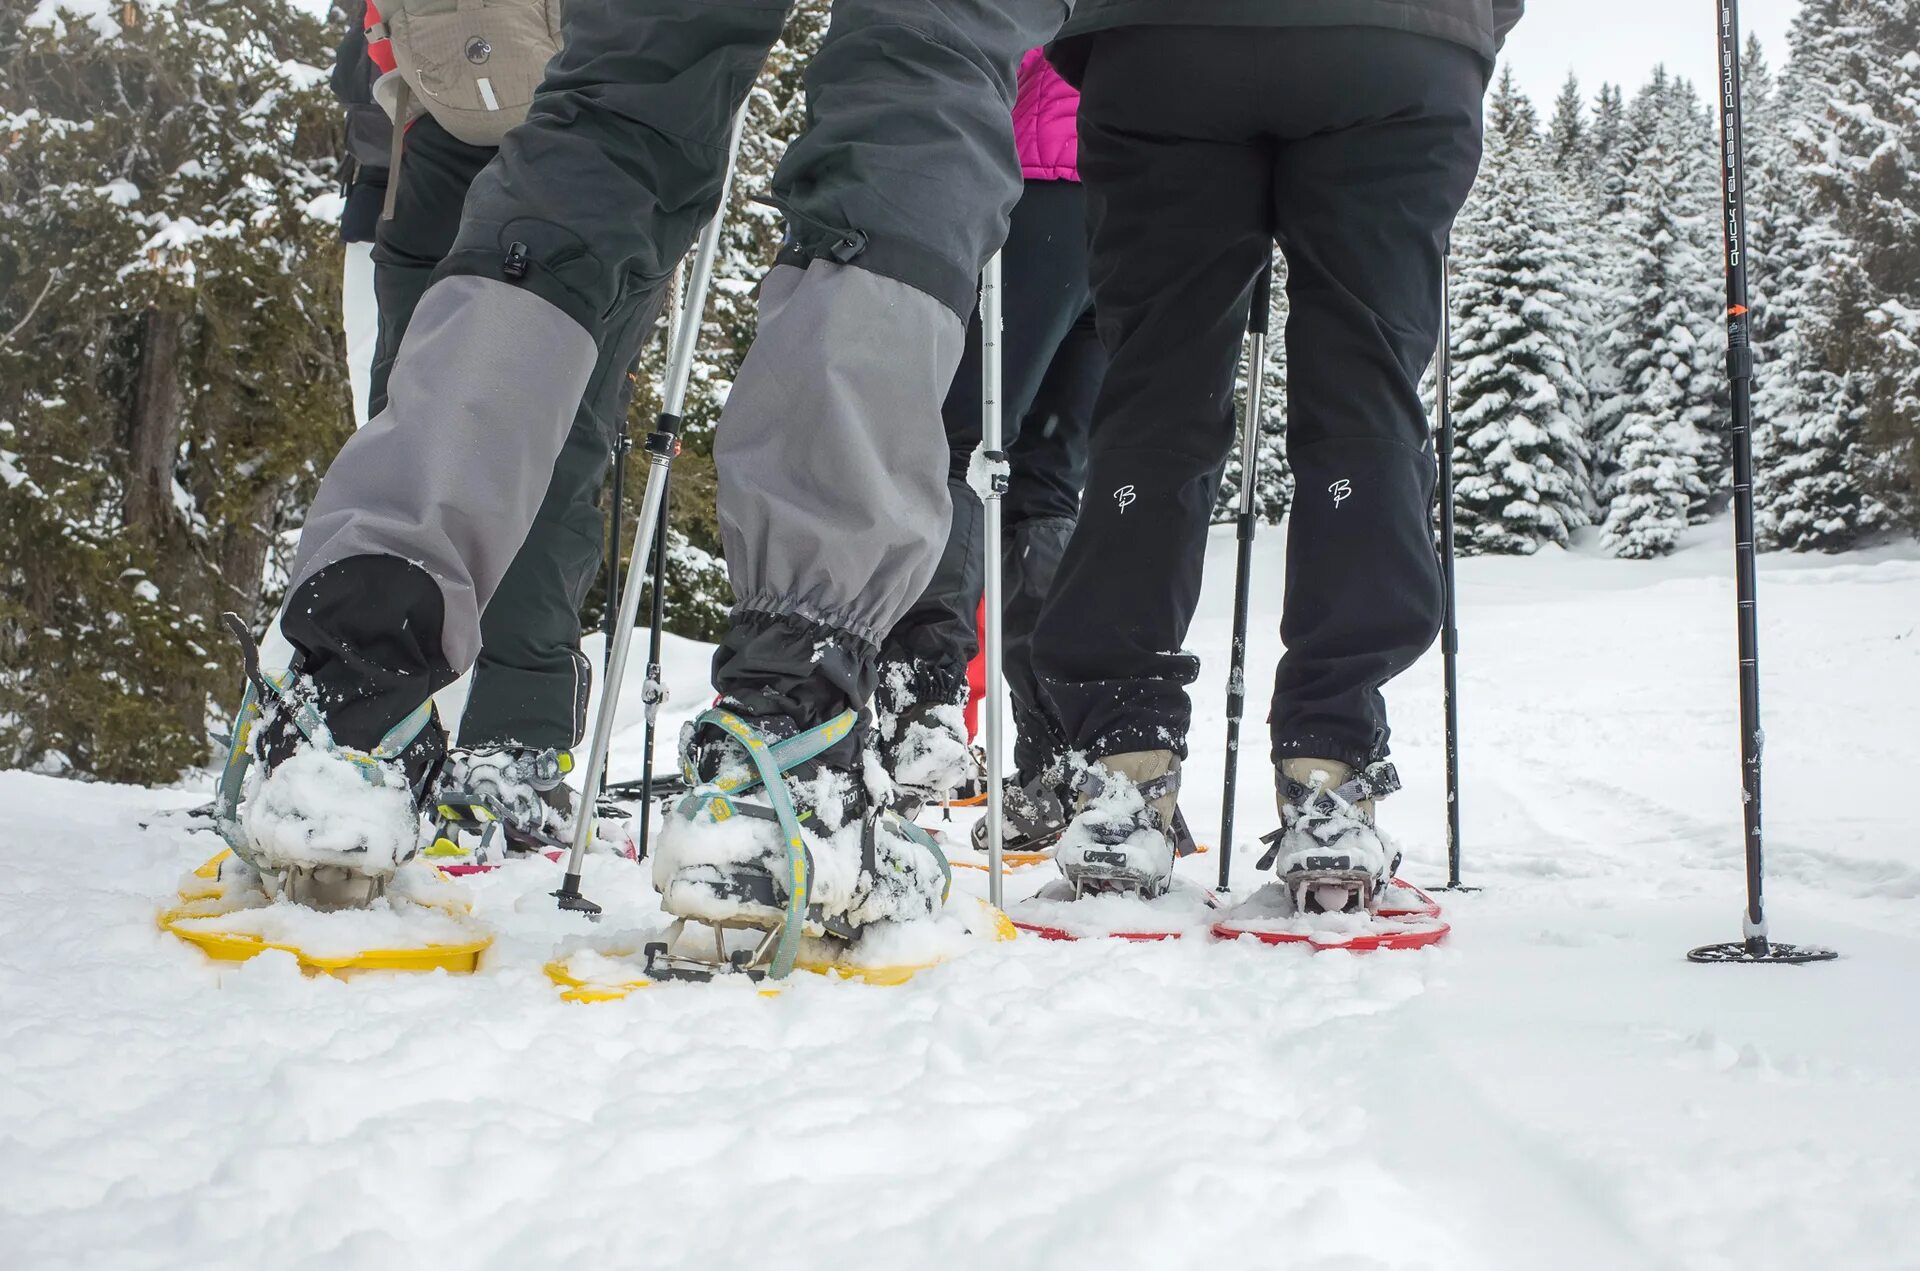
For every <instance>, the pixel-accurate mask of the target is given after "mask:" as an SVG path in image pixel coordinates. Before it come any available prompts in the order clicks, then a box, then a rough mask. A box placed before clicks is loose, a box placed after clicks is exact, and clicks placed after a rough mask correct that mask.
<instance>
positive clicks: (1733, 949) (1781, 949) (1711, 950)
mask: <svg viewBox="0 0 1920 1271" xmlns="http://www.w3.org/2000/svg"><path fill="white" fill-rule="evenodd" d="M1839 956H1840V955H1839V954H1838V953H1837V952H1835V951H1834V950H1832V949H1823V948H1821V947H1820V946H1819V945H1814V944H1776V943H1774V942H1773V941H1771V940H1729V941H1727V942H1726V943H1725V944H1703V945H1701V946H1700V947H1699V948H1698V949H1695V950H1693V951H1692V952H1690V953H1688V954H1687V961H1689V962H1831V961H1833V960H1834V959H1835V958H1837V957H1839Z"/></svg>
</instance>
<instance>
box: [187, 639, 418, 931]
mask: <svg viewBox="0 0 1920 1271" xmlns="http://www.w3.org/2000/svg"><path fill="white" fill-rule="evenodd" d="M227 620H228V626H229V629H231V630H233V631H234V633H235V635H236V636H237V637H238V638H239V639H240V641H241V646H242V648H243V649H245V650H246V662H247V690H246V693H245V696H244V697H243V698H242V701H241V706H240V712H239V715H238V717H237V718H236V720H235V722H234V730H233V740H232V743H231V745H230V747H229V750H228V754H227V762H226V765H225V767H224V769H223V771H222V774H221V778H220V786H219V791H218V795H217V797H216V799H215V810H214V819H215V823H216V825H217V826H218V827H219V830H220V834H221V837H222V838H224V839H225V840H226V842H227V844H228V846H230V847H232V848H233V850H234V853H235V855H237V856H238V857H239V858H240V859H241V860H242V861H243V862H244V863H245V864H246V865H247V866H248V867H250V868H251V869H253V870H255V871H257V872H258V874H259V875H260V880H261V883H262V886H263V889H264V890H265V892H266V894H267V896H268V897H269V898H273V899H282V898H283V899H286V900H290V901H293V902H294V903H296V904H301V905H305V906H307V907H308V908H313V909H355V908H365V907H366V906H368V905H370V904H372V903H373V902H374V901H375V900H377V899H379V898H380V896H381V895H382V894H383V893H384V892H385V890H386V886H387V883H388V882H389V880H391V879H392V877H393V875H394V873H395V871H397V870H398V869H399V868H400V867H401V866H402V865H404V864H406V862H407V861H409V860H411V859H412V858H413V856H414V854H415V853H416V852H417V851H418V849H419V845H420V820H419V811H420V806H421V802H422V800H423V798H424V796H425V793H426V791H427V790H428V789H429V788H431V786H432V785H433V783H434V781H435V779H436V778H437V777H438V775H439V772H440V767H441V764H442V763H443V762H444V760H445V758H446V732H445V731H444V730H443V729H442V728H441V727H440V721H439V718H438V717H437V715H436V714H435V712H434V707H433V702H432V699H428V700H427V701H425V702H423V703H421V704H420V705H419V706H418V707H416V708H415V709H414V710H413V711H411V712H409V713H408V714H407V716H406V717H405V718H404V719H402V720H401V721H400V722H399V723H397V724H395V725H394V726H393V727H392V728H391V729H389V730H388V731H387V733H386V735H385V736H383V737H382V738H381V739H380V740H379V741H378V742H377V743H376V744H375V745H374V746H372V747H371V748H370V749H367V750H356V749H353V748H351V747H348V746H343V745H340V744H338V743H337V742H335V740H334V738H333V735H332V732H331V730H330V729H329V728H328V726H327V722H326V719H325V717H324V715H323V714H322V713H321V707H320V700H319V693H318V691H317V690H316V688H315V686H314V685H313V684H312V682H311V681H309V680H307V679H305V678H304V677H302V676H301V675H300V674H299V673H298V670H297V669H296V670H293V671H289V672H287V673H285V674H284V675H277V676H272V677H269V676H267V675H266V674H265V673H263V672H262V671H261V669H260V663H259V658H258V655H257V653H256V651H255V649H254V645H253V639H252V636H251V634H250V633H249V632H248V631H247V629H246V626H245V624H243V623H242V622H241V621H240V619H239V618H238V617H236V616H234V615H231V614H229V615H227ZM255 763H258V764H259V765H260V767H261V770H262V771H261V776H260V778H259V780H258V781H257V782H256V783H255V784H254V785H253V787H252V789H251V792H248V790H247V775H248V772H249V770H250V769H251V767H252V766H253V765H254V764H255ZM243 795H244V796H245V797H244V800H243Z"/></svg>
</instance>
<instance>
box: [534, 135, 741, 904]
mask: <svg viewBox="0 0 1920 1271" xmlns="http://www.w3.org/2000/svg"><path fill="white" fill-rule="evenodd" d="M745 114H746V108H745V107H744V106H743V107H742V108H741V112H740V114H738V115H736V116H734V120H733V135H732V138H731V140H730V141H729V143H728V148H727V166H726V171H725V174H724V175H723V176H722V177H721V179H720V202H719V204H718V205H717V206H716V207H715V209H714V213H713V219H712V220H711V221H708V222H707V227H706V229H704V230H703V231H701V234H700V247H699V251H698V252H697V253H696V254H695V256H694V261H693V274H692V276H691V278H690V280H689V284H688V288H687V292H686V297H685V301H686V303H685V306H684V307H683V308H682V309H681V311H680V330H679V331H678V332H677V333H676V334H675V337H674V341H673V351H672V353H671V355H670V357H669V359H668V364H667V379H666V383H665V385H664V386H663V390H664V391H663V392H662V393H661V395H660V396H661V409H660V417H659V419H658V420H657V421H656V422H655V424H654V429H653V431H652V432H650V433H648V434H647V440H646V443H645V444H646V451H647V488H646V493H645V494H644V495H642V496H641V500H640V520H639V525H640V529H639V533H638V534H637V535H636V536H635V538H634V544H633V556H632V559H631V560H629V562H628V564H627V572H628V575H629V576H628V578H627V580H626V585H625V586H623V587H622V588H621V589H620V614H619V619H618V621H617V622H616V623H615V624H614V629H613V639H612V641H611V643H610V644H609V646H608V649H607V667H606V679H605V682H604V683H603V684H602V685H601V690H600V713H599V715H598V716H597V717H596V719H595V721H594V726H593V742H592V745H591V747H590V748H589V749H588V752H587V770H586V775H585V777H584V778H583V779H582V782H581V786H580V802H579V805H578V806H579V811H578V812H577V813H576V814H575V815H574V818H573V851H572V854H571V855H569V856H568V858H567V876H566V878H565V880H563V881H562V882H561V884H560V890H559V891H556V892H554V893H553V895H554V899H555V900H556V901H558V902H559V906H560V908H562V909H564V910H567V911H569V912H571V913H582V914H586V915H587V916H588V917H589V918H595V919H597V918H598V917H599V916H600V906H598V905H596V904H594V903H593V902H592V901H591V900H588V899H587V898H586V897H585V896H582V895H581V894H580V874H581V871H582V870H583V869H584V868H585V866H586V859H587V845H588V844H589V843H591V842H592V841H593V822H594V813H595V812H596V811H597V810H598V808H599V804H600V788H601V785H602V782H603V780H604V778H605V777H606V773H607V750H608V748H609V747H611V746H612V744H613V725H614V720H615V717H616V716H617V715H618V714H619V712H620V686H621V684H622V683H624V682H625V679H626V668H627V649H628V647H629V646H630V645H632V643H633V628H634V626H635V624H636V623H638V621H639V619H640V593H641V591H642V590H643V588H642V586H641V581H642V579H641V575H642V572H643V571H644V570H645V569H646V567H647V563H648V561H649V559H650V558H651V557H652V555H653V547H654V543H655V542H656V541H661V542H664V541H665V527H666V508H667V484H668V482H669V480H670V479H671V477H672V472H673V461H674V459H675V458H676V457H677V456H678V455H679V453H680V423H681V419H680V411H681V408H682V407H684V406H685V405H686V400H687V380H688V379H689V377H690V376H691V375H692V373H693V350H694V346H695V344H697V343H698V342H699V335H700V318H701V311H702V310H703V309H705V308H706V303H707V283H708V281H709V280H710V279H711V278H712V276H713V258H714V255H715V254H716V253H717V252H718V251H719V247H720V223H721V221H722V220H723V219H724V218H725V216H726V209H727V193H728V191H729V190H730V189H731V188H732V185H733V165H734V159H735V157H736V156H737V155H738V154H739V153H740V123H741V120H742V118H744V116H745ZM658 590H659V589H658V588H655V592H656V594H657V593H658ZM659 615H660V608H659V604H658V602H657V600H656V602H655V606H654V621H655V623H656V624H658V622H659V620H660V619H659ZM655 632H656V634H655V637H654V638H655V640H656V641H657V640H658V638H659V636H658V627H657V625H656V628H655ZM655 647H656V648H657V647H658V645H657V644H656V645H655ZM651 711H652V708H651V706H650V707H649V714H650V715H651ZM648 799H649V801H650V800H651V793H649V795H648ZM645 826H646V823H645V822H644V821H643V822H642V831H643V833H644V830H645ZM646 846H647V844H646V841H645V839H644V838H643V839H642V840H641V843H640V849H641V851H642V852H643V853H644V852H645V850H646Z"/></svg>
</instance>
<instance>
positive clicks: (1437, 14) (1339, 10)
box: [1048, 0, 1526, 85]
mask: <svg viewBox="0 0 1920 1271" xmlns="http://www.w3.org/2000/svg"><path fill="white" fill-rule="evenodd" d="M1525 4H1526V0H1079V3H1077V4H1076V5H1074V7H1073V16H1072V17H1070V18H1068V19H1067V24H1066V26H1064V27H1062V28H1061V29H1060V36H1059V40H1060V46H1058V47H1056V48H1055V49H1051V50H1049V54H1048V56H1049V57H1050V58H1051V59H1052V61H1053V62H1054V64H1055V65H1056V66H1058V67H1059V69H1060V73H1061V74H1062V75H1064V76H1065V77H1066V78H1067V79H1068V81H1069V82H1072V83H1074V84H1076V85H1077V84H1078V82H1079V78H1080V71H1081V70H1082V69H1084V68H1085V65H1086V60H1085V52H1084V49H1076V48H1075V47H1074V46H1073V43H1072V41H1073V37H1074V36H1079V35H1086V34H1088V33H1090V32H1093V31H1102V30H1106V29H1107V28H1109V27H1119V26H1268V27H1287V26H1377V27H1386V28H1387V29H1389V30H1393V31H1411V32H1413V33H1414V34H1415V35H1430V36H1434V37H1436V38H1438V39H1442V40H1451V41H1452V42H1453V43H1455V44H1464V45H1466V46H1467V47H1468V48H1470V49H1472V50H1473V51H1474V52H1476V53H1478V54H1479V55H1480V56H1481V57H1483V58H1485V59H1486V60H1487V63H1488V65H1489V66H1491V65H1492V63H1493V58H1494V55H1495V54H1496V53H1498V52H1499V51H1500V45H1501V43H1502V42H1503V41H1504V40H1505V39H1506V38H1507V32H1508V31H1511V30H1512V29H1513V25H1514V23H1516V22H1518V21H1519V20H1520V12H1521V10H1522V9H1523V8H1524V7H1525Z"/></svg>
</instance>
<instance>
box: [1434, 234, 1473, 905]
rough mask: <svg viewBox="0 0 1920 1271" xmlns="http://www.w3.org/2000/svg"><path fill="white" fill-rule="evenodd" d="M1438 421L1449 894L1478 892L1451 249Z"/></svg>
mask: <svg viewBox="0 0 1920 1271" xmlns="http://www.w3.org/2000/svg"><path fill="white" fill-rule="evenodd" d="M1434 397H1435V399H1436V400H1435V404H1434V409H1435V413H1436V414H1438V415H1439V416H1440V437H1439V441H1438V444H1437V447H1436V448H1437V449H1438V450H1439V452H1440V453H1439V455H1438V459H1439V464H1440V578H1441V593H1442V596H1443V598H1444V599H1443V604H1444V606H1445V608H1444V609H1443V610H1442V615H1441V619H1440V709H1441V711H1442V713H1443V714H1444V715H1445V716H1446V746H1447V885H1446V888H1445V890H1447V891H1479V890H1480V889H1479V888H1478V887H1468V886H1467V885H1466V884H1464V883H1462V882H1461V881H1460V609H1459V605H1458V603H1457V597H1458V594H1459V589H1458V587H1457V586H1456V585H1455V581H1454V568H1453V244H1452V243H1451V241H1449V243H1448V244H1447V251H1446V253H1445V254H1444V255H1442V256H1441V258H1440V364H1439V366H1438V367H1437V368H1436V369H1435V372H1434Z"/></svg>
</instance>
